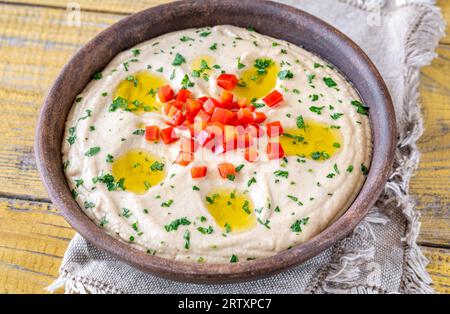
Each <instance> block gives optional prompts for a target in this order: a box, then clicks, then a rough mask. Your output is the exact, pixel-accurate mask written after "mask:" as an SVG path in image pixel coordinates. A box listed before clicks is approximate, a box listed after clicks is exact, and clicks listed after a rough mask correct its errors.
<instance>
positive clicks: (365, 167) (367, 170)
mask: <svg viewBox="0 0 450 314" xmlns="http://www.w3.org/2000/svg"><path fill="white" fill-rule="evenodd" d="M361 172H362V174H363V175H365V176H366V175H368V174H369V168H367V166H365V165H364V164H361Z"/></svg>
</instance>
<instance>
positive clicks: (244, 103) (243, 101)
mask: <svg viewBox="0 0 450 314" xmlns="http://www.w3.org/2000/svg"><path fill="white" fill-rule="evenodd" d="M237 104H238V107H239V108H244V107H246V106H248V105H249V104H250V103H249V101H248V99H247V98H241V99H239V100H238V102H237ZM252 107H253V106H252Z"/></svg>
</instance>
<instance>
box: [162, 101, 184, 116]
mask: <svg viewBox="0 0 450 314" xmlns="http://www.w3.org/2000/svg"><path fill="white" fill-rule="evenodd" d="M183 105H184V103H182V102H181V101H177V100H170V101H168V102H167V103H166V104H165V105H164V108H163V112H164V114H166V115H167V114H168V113H169V111H170V108H173V107H175V108H177V109H180V110H183Z"/></svg>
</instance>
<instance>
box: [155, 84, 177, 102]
mask: <svg viewBox="0 0 450 314" xmlns="http://www.w3.org/2000/svg"><path fill="white" fill-rule="evenodd" d="M158 97H159V101H161V102H164V103H165V102H168V101H170V100H172V99H173V97H174V92H173V89H172V87H170V85H164V86H161V87H160V88H158Z"/></svg>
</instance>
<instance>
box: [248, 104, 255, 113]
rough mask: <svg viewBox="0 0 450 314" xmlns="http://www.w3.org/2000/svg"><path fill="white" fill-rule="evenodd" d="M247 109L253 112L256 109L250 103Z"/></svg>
mask: <svg viewBox="0 0 450 314" xmlns="http://www.w3.org/2000/svg"><path fill="white" fill-rule="evenodd" d="M247 109H248V110H249V111H251V112H254V111H255V110H256V108H255V106H252V105H248V106H247Z"/></svg>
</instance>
